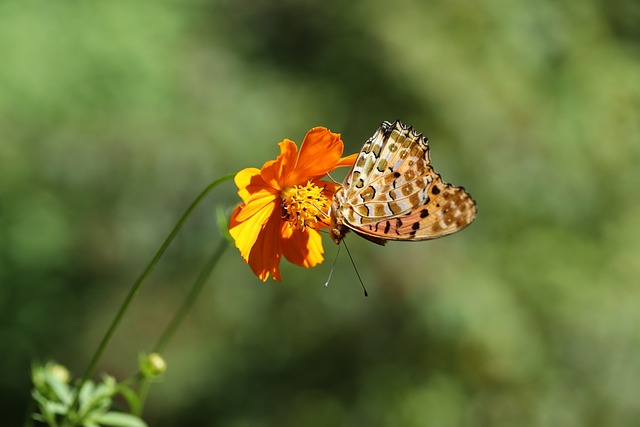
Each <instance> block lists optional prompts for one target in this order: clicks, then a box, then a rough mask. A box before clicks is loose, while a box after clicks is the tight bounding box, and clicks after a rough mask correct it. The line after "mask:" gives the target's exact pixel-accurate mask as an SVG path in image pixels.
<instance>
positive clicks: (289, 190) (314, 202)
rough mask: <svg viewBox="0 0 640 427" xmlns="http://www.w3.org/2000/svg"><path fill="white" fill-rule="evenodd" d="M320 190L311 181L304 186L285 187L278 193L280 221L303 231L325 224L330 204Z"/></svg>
mask: <svg viewBox="0 0 640 427" xmlns="http://www.w3.org/2000/svg"><path fill="white" fill-rule="evenodd" d="M322 190H323V189H322V188H320V187H318V186H317V185H315V184H312V183H311V181H308V182H307V185H305V186H302V185H294V186H293V187H286V188H285V189H284V190H282V191H281V192H280V197H281V198H282V219H283V220H284V221H287V222H289V223H290V224H291V225H292V226H293V227H295V228H297V229H300V230H303V231H304V230H305V229H306V228H307V227H311V228H315V227H316V225H317V224H318V223H319V222H320V223H323V222H325V221H326V218H327V213H326V212H327V210H328V209H329V206H330V204H331V202H330V201H329V199H327V198H326V197H325V196H324V194H322Z"/></svg>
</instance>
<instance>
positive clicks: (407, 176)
mask: <svg viewBox="0 0 640 427" xmlns="http://www.w3.org/2000/svg"><path fill="white" fill-rule="evenodd" d="M415 177H416V173H415V171H413V170H411V169H409V170H408V171H406V172H405V173H404V180H405V181H406V182H409V181H413V180H414V179H415Z"/></svg>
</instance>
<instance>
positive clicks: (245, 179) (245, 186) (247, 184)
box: [233, 168, 266, 203]
mask: <svg viewBox="0 0 640 427" xmlns="http://www.w3.org/2000/svg"><path fill="white" fill-rule="evenodd" d="M256 176H257V177H258V178H260V180H262V184H263V185H262V186H263V187H266V183H265V182H264V180H263V179H262V177H260V169H257V168H246V169H242V170H241V171H240V172H238V173H237V174H236V176H235V177H234V178H233V180H234V181H235V183H236V186H237V187H238V195H239V196H240V198H241V199H242V201H243V202H245V203H246V202H247V200H248V199H249V196H250V195H251V194H252V193H255V192H256V191H259V190H260V188H257V187H260V184H261V183H260V182H259V181H257V179H256V178H255V177H256ZM254 187H256V188H254Z"/></svg>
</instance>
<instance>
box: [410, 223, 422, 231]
mask: <svg viewBox="0 0 640 427" xmlns="http://www.w3.org/2000/svg"><path fill="white" fill-rule="evenodd" d="M411 228H412V229H413V230H419V229H420V223H419V222H417V221H416V222H414V223H413V224H412V225H411Z"/></svg>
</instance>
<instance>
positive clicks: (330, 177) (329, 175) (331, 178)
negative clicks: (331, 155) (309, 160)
mask: <svg viewBox="0 0 640 427" xmlns="http://www.w3.org/2000/svg"><path fill="white" fill-rule="evenodd" d="M327 176H328V177H329V179H330V180H331V181H333V183H334V184H338V185H342V184H340V183H339V182H338V181H336V180H335V179H333V177H332V176H331V174H330V173H329V172H327Z"/></svg>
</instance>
